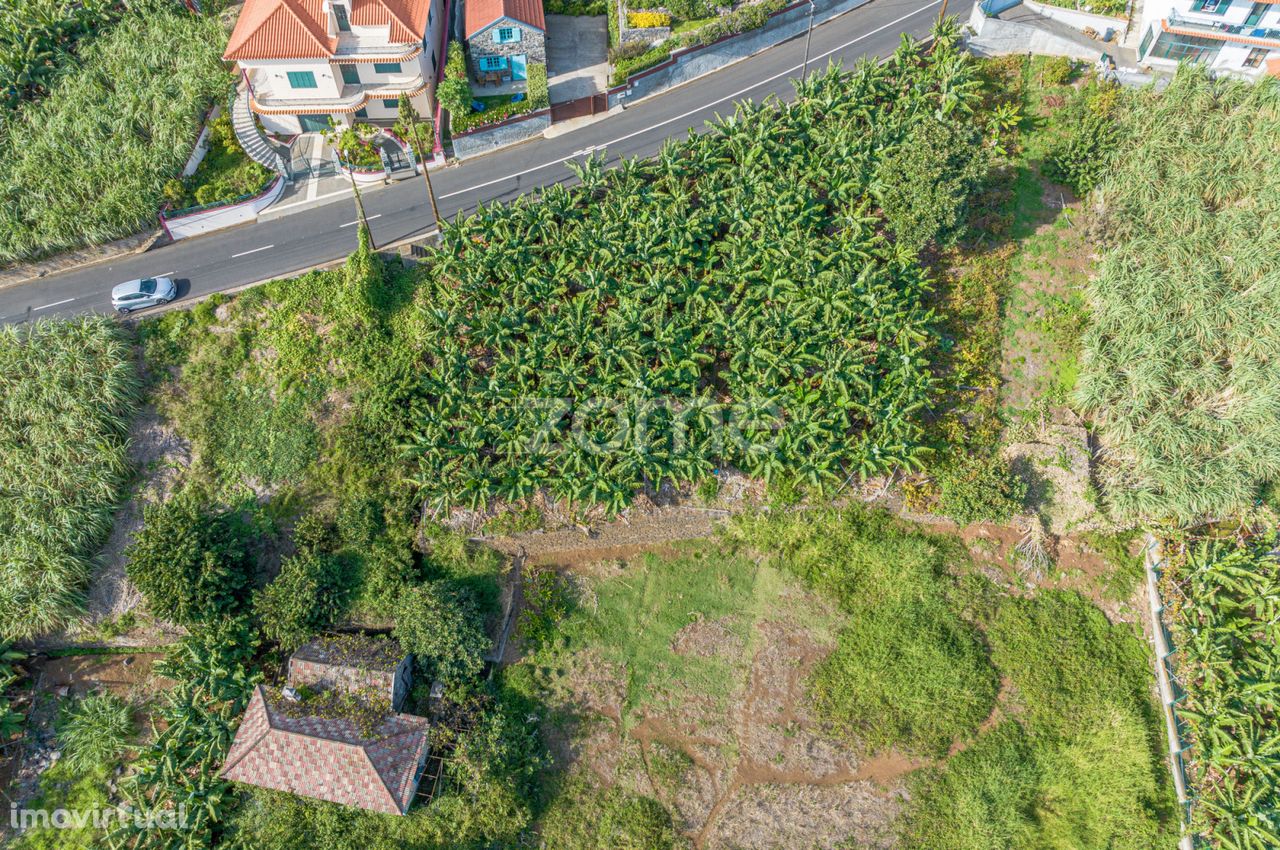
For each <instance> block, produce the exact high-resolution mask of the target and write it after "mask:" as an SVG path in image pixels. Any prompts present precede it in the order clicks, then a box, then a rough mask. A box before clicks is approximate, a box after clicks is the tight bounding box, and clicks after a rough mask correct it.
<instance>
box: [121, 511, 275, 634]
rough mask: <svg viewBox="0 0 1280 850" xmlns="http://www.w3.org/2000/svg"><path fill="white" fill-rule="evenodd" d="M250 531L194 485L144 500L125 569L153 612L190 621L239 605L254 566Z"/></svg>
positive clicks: (232, 610)
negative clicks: (160, 498)
mask: <svg viewBox="0 0 1280 850" xmlns="http://www.w3.org/2000/svg"><path fill="white" fill-rule="evenodd" d="M253 538H254V533H253V529H252V527H251V526H250V525H249V523H248V522H246V521H245V519H244V518H243V517H242V516H241V514H240V512H239V511H236V510H219V509H215V508H212V507H210V506H209V505H208V504H207V502H206V500H205V499H204V497H202V496H201V495H199V494H198V493H196V492H195V491H194V490H190V489H188V490H184V491H182V492H181V493H179V494H178V495H176V496H174V497H173V498H171V499H169V500H168V501H167V502H163V503H160V504H153V505H148V506H147V507H146V508H145V509H144V510H143V524H142V528H141V529H140V530H139V531H138V535H137V537H136V538H134V542H133V545H131V546H130V547H129V548H128V550H126V557H127V558H128V563H127V564H126V566H125V570H126V572H127V573H128V575H129V579H130V580H131V581H132V582H133V583H134V584H135V585H136V586H137V587H138V589H139V590H140V591H142V594H143V596H145V597H146V600H147V606H148V608H150V610H151V613H152V614H154V615H156V616H157V617H161V618H163V619H166V620H169V621H171V622H174V623H179V624H181V625H195V624H198V623H201V622H203V621H205V620H210V619H213V618H215V617H218V616H220V615H224V614H232V613H236V612H239V611H242V610H243V609H244V607H245V604H246V596H247V595H248V590H249V588H250V586H251V584H252V582H253V576H254V571H255V563H254V551H253Z"/></svg>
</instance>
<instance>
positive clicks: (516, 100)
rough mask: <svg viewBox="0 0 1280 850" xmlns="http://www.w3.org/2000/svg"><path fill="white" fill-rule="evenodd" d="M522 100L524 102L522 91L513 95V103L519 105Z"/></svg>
mask: <svg viewBox="0 0 1280 850" xmlns="http://www.w3.org/2000/svg"><path fill="white" fill-rule="evenodd" d="M522 100H524V92H522V91H518V92H516V93H515V94H513V95H511V102H512V103H519V102H520V101H522Z"/></svg>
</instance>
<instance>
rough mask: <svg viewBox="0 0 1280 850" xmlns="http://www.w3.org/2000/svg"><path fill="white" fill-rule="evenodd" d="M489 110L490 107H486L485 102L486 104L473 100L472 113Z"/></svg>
mask: <svg viewBox="0 0 1280 850" xmlns="http://www.w3.org/2000/svg"><path fill="white" fill-rule="evenodd" d="M487 108H488V107H487V106H486V105H485V102H484V101H483V100H473V101H471V111H472V112H484V111H485V110H486V109H487Z"/></svg>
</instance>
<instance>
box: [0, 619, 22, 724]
mask: <svg viewBox="0 0 1280 850" xmlns="http://www.w3.org/2000/svg"><path fill="white" fill-rule="evenodd" d="M25 657H26V654H25V653H22V652H17V651H15V650H12V649H10V648H9V647H8V646H6V645H5V644H3V643H0V746H3V745H5V744H7V743H9V741H11V740H13V738H14V737H15V736H17V735H18V733H19V732H21V731H22V722H23V721H24V720H25V719H26V717H25V715H23V713H22V712H21V711H19V710H18V709H17V708H16V707H15V706H16V705H17V700H16V695H15V694H14V693H13V690H14V688H13V686H14V685H16V684H17V683H18V682H19V681H20V680H21V678H22V677H21V676H20V675H19V674H18V671H17V669H16V668H15V667H14V662H15V661H20V660H21V659H23V658H25Z"/></svg>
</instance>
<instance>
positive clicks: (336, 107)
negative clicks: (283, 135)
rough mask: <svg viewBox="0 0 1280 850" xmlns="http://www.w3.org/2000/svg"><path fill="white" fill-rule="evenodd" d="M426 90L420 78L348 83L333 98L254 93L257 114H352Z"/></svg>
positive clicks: (419, 75)
mask: <svg viewBox="0 0 1280 850" xmlns="http://www.w3.org/2000/svg"><path fill="white" fill-rule="evenodd" d="M426 87H427V84H426V81H425V80H424V79H423V77H422V75H421V74H415V75H414V76H412V77H409V78H407V79H403V80H394V81H391V82H387V83H360V84H354V83H348V84H346V85H344V86H343V87H342V91H341V93H339V94H338V95H337V96H336V97H272V96H270V95H263V94H260V93H256V94H255V95H254V98H253V105H254V107H255V109H257V110H259V111H260V110H273V109H310V110H314V111H316V112H329V111H332V112H346V111H350V112H354V111H355V110H357V109H359V108H360V107H361V106H363V105H364V104H366V103H368V102H369V101H371V100H378V99H380V98H382V99H387V100H390V99H391V98H398V97H400V95H402V94H407V95H416V94H418V93H419V92H421V91H422V90H423V89H425V88H426Z"/></svg>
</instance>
